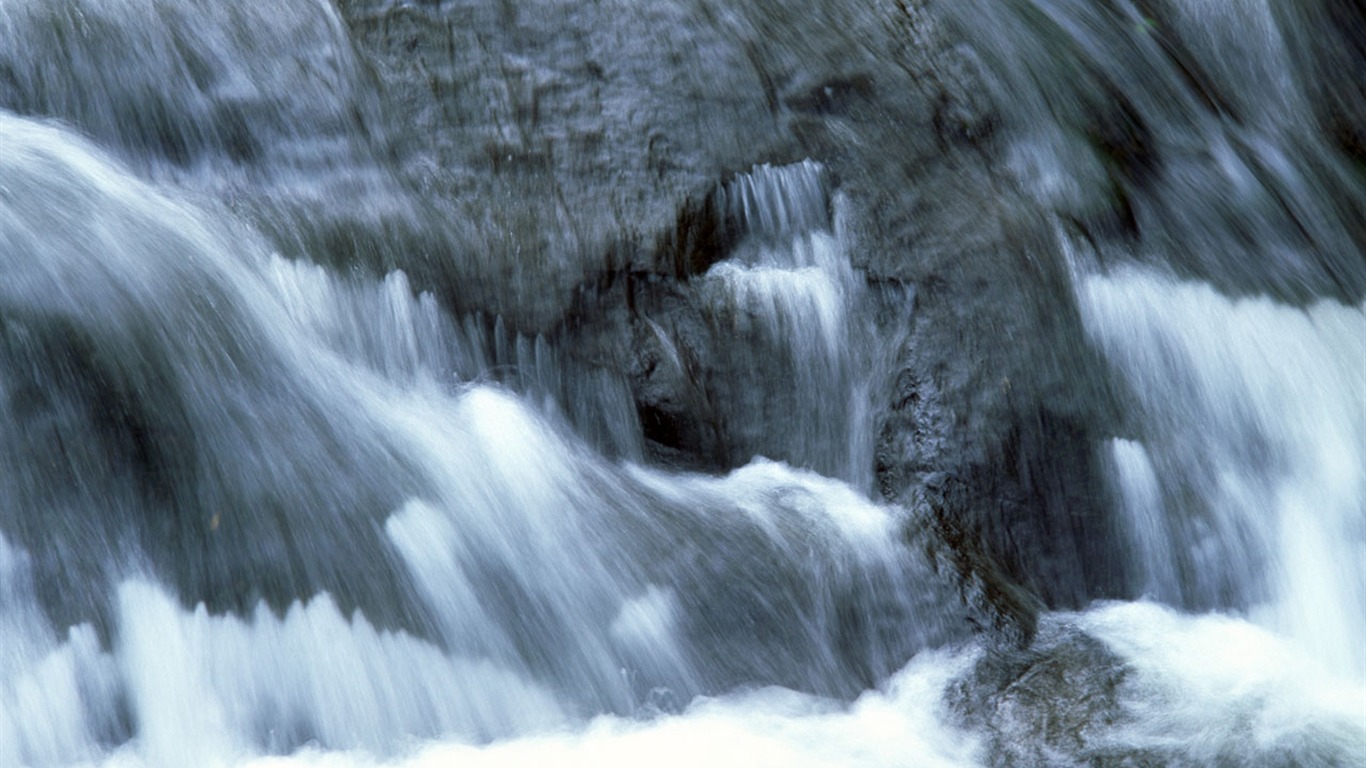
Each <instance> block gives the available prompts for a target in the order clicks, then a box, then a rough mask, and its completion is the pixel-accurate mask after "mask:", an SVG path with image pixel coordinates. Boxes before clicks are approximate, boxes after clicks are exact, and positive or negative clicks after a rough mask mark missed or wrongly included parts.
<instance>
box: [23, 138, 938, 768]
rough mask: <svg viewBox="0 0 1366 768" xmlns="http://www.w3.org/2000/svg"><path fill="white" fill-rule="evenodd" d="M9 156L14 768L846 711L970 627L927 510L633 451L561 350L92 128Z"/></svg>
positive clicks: (175, 760) (805, 479)
mask: <svg viewBox="0 0 1366 768" xmlns="http://www.w3.org/2000/svg"><path fill="white" fill-rule="evenodd" d="M0 137H3V140H4V141H5V143H6V145H7V146H9V147H11V148H12V149H13V150H14V151H12V152H10V153H7V154H5V155H4V156H2V157H0V170H2V171H3V175H4V178H5V189H4V190H3V192H0V243H3V244H4V248H2V249H0V266H3V267H4V269H5V271H6V274H7V276H8V278H9V279H8V280H7V281H6V282H5V283H4V284H3V285H0V331H3V335H0V355H3V356H4V360H5V361H6V363H7V364H6V365H5V366H4V367H3V369H0V370H3V375H0V395H3V397H0V406H3V410H0V414H3V416H4V420H3V421H0V424H3V425H4V430H3V432H0V456H3V457H4V459H5V466H7V467H17V468H18V469H19V471H18V472H10V473H6V474H3V475H0V501H3V504H2V505H0V528H3V530H4V532H5V533H4V538H0V574H3V575H4V577H5V578H4V581H3V582H0V639H3V640H4V641H5V642H6V653H5V654H3V655H0V703H3V704H4V709H3V710H0V736H4V737H5V738H4V739H3V740H2V741H0V749H4V750H7V751H5V752H0V757H4V758H5V759H6V761H7V763H6V764H24V765H65V764H69V763H71V762H74V761H78V760H83V759H88V758H90V757H92V756H96V755H98V754H100V750H102V749H103V748H104V745H121V744H126V743H130V742H135V743H136V745H137V746H136V749H137V752H138V755H139V759H140V760H143V761H146V762H147V763H149V764H151V765H165V766H169V765H177V764H183V762H184V761H187V760H188V761H190V762H195V763H204V764H212V763H218V762H223V761H225V760H231V759H232V756H235V755H243V754H259V753H262V752H281V751H292V750H295V749H298V748H299V747H300V746H301V745H303V744H306V743H310V742H316V743H318V744H321V745H323V746H325V747H327V748H330V749H353V748H354V749H364V750H368V751H371V752H373V753H376V754H390V753H393V752H394V751H395V750H397V749H399V748H400V747H401V745H402V744H403V743H404V741H405V740H406V739H410V738H413V737H438V736H445V737H449V738H456V739H459V740H461V741H465V742H479V741H486V740H489V739H495V738H505V737H510V736H515V735H519V734H524V733H527V732H530V731H534V730H539V729H543V728H548V727H553V726H556V725H562V724H565V723H572V722H576V721H578V720H580V719H582V718H585V717H587V716H591V715H594V714H599V713H603V712H615V713H619V714H623V715H631V714H637V715H642V716H643V715H646V714H650V713H665V712H670V711H675V710H677V709H678V708H679V707H680V706H682V705H683V704H685V703H686V702H688V701H691V700H693V699H694V698H695V697H696V696H698V695H699V694H703V693H710V692H723V691H727V690H730V689H732V688H734V687H736V686H744V685H752V684H781V685H784V686H788V687H791V688H795V689H800V690H804V691H809V692H813V693H817V694H822V695H839V696H850V695H853V694H855V693H857V692H858V691H859V690H862V689H863V688H865V687H866V686H868V685H871V684H873V683H875V682H876V681H877V680H880V679H883V678H885V677H886V676H887V675H890V674H891V673H892V672H894V671H895V670H896V669H897V668H898V667H900V666H901V665H902V664H903V663H904V662H905V660H906V659H907V658H909V656H910V655H911V654H912V653H914V652H915V651H916V650H918V649H920V648H924V647H927V646H932V645H935V644H938V643H941V642H943V641H944V640H945V639H946V638H949V637H954V636H957V635H958V634H959V632H960V630H959V629H958V628H957V627H956V626H955V625H954V622H952V620H951V618H950V617H951V616H952V611H951V610H948V611H946V609H945V608H944V607H943V606H951V605H952V604H953V602H952V601H953V598H952V597H951V595H950V594H949V593H948V592H947V589H946V588H945V587H944V586H943V585H942V581H941V579H940V577H938V576H937V575H936V574H935V573H934V571H933V568H932V567H931V565H930V563H929V562H928V561H927V560H926V558H925V557H924V556H923V555H922V554H921V553H919V552H915V551H913V550H911V549H909V548H908V547H907V546H906V544H905V543H904V541H903V540H902V533H901V531H902V526H903V525H904V524H905V519H904V517H905V513H904V511H902V510H897V509H891V508H884V507H880V506H878V505H876V504H874V503H872V502H870V501H869V500H868V499H866V498H865V497H863V496H861V495H859V494H858V493H856V492H855V491H853V490H851V489H850V488H849V487H848V486H846V485H844V484H842V483H840V482H838V481H836V480H831V479H827V478H824V477H821V476H818V475H815V474H812V473H809V472H806V471H801V470H796V469H792V468H790V467H788V466H786V465H781V464H777V463H774V462H770V461H763V460H759V461H756V462H754V463H751V464H750V465H748V466H745V467H743V468H741V469H739V470H736V471H735V472H733V473H731V474H730V475H728V476H726V477H721V478H700V477H689V476H676V475H671V474H667V473H661V472H656V471H653V470H647V469H643V468H638V467H634V466H631V465H624V464H620V463H617V462H615V461H612V460H609V459H607V458H605V457H604V456H603V455H602V454H600V453H599V452H597V451H595V450H593V449H592V447H590V446H589V445H588V444H586V443H585V442H584V441H583V439H582V438H581V437H579V436H578V435H576V434H574V433H573V432H572V431H570V430H569V429H568V428H567V425H566V423H565V420H564V419H562V418H559V417H557V416H556V415H555V406H554V400H553V397H554V396H555V395H557V394H562V393H564V392H566V391H568V392H572V391H573V390H572V387H575V386H578V387H586V386H594V382H595V381H596V379H594V378H593V375H592V374H589V376H588V377H587V378H586V382H587V383H582V382H581V383H574V379H575V378H576V374H575V373H574V371H573V369H571V368H569V367H567V366H565V365H563V362H562V361H563V358H560V357H558V356H557V354H558V353H556V352H555V351H554V350H553V349H552V347H551V346H550V343H549V342H547V341H546V340H545V339H544V338H536V339H528V338H526V337H525V336H521V335H517V334H514V333H509V332H508V331H507V330H506V329H505V328H503V327H502V324H501V323H500V322H499V321H497V320H494V322H492V323H491V324H490V323H485V322H482V321H479V320H478V319H477V318H466V319H464V320H461V321H456V320H454V319H453V318H451V317H450V316H449V315H447V314H446V313H444V312H443V311H442V310H441V309H440V308H439V307H438V306H437V305H436V303H435V301H434V300H433V299H432V298H431V297H430V296H428V295H425V294H416V295H415V294H414V293H413V291H412V289H411V287H410V285H409V284H408V282H407V279H406V278H405V276H404V275H403V274H402V273H398V272H395V273H392V274H390V275H389V276H388V277H387V278H385V279H383V280H381V281H369V282H367V281H365V280H364V279H363V278H348V279H341V278H339V277H338V276H337V275H335V274H333V273H331V272H329V271H328V270H326V269H325V268H322V267H317V266H313V265H309V264H303V263H297V262H286V261H284V260H282V259H280V258H279V257H278V256H276V255H274V254H273V253H271V252H270V251H269V250H268V249H267V248H266V246H265V244H264V243H263V242H261V241H259V240H258V239H256V238H254V237H253V236H252V235H251V233H250V232H248V231H245V230H242V229H238V228H236V227H235V225H231V224H224V223H223V222H222V221H220V219H219V218H218V217H219V216H221V215H222V214H221V213H218V212H215V211H211V210H202V209H198V208H196V207H194V206H193V205H190V204H189V203H188V202H187V201H185V200H182V199H177V198H175V197H174V196H172V195H170V194H168V193H166V192H164V191H159V190H157V189H154V188H152V187H150V186H148V185H146V184H145V183H143V182H140V181H138V180H136V179H134V178H133V177H132V176H131V175H129V174H128V172H127V171H126V170H125V169H123V168H122V167H120V166H118V165H116V164H114V163H113V162H111V161H110V160H108V159H107V158H105V157H102V156H101V155H100V154H99V152H98V151H97V150H95V149H94V148H93V147H91V146H89V145H88V144H86V143H85V142H84V141H83V140H81V139H79V138H76V137H74V136H72V135H71V134H70V133H68V132H66V131H64V130H62V129H59V128H56V127H53V126H46V125H41V124H37V123H34V122H32V121H29V120H24V119H20V118H14V117H10V116H0ZM58 200H60V201H62V202H63V204H62V205H54V204H53V203H54V201H58ZM788 319H795V320H796V321H798V322H801V323H805V322H806V321H807V320H809V319H810V317H809V316H807V315H803V314H800V313H798V314H797V315H795V316H794V317H793V318H788ZM490 326H491V327H490ZM837 327H838V326H837ZM792 330H793V332H797V333H804V334H805V333H810V332H811V329H809V328H807V327H806V326H804V325H803V326H802V327H799V328H793V329H792ZM766 332H767V331H766ZM819 332H820V331H817V333H819ZM503 361H507V362H503ZM509 368H510V369H512V370H506V369H509ZM500 375H501V378H502V379H506V380H507V381H508V382H509V383H510V384H513V385H515V386H516V387H517V388H518V389H520V390H522V391H523V392H525V393H526V394H525V395H523V396H518V395H516V394H514V393H513V392H511V391H509V388H507V387H504V386H501V385H499V384H498V383H497V382H498V381H499V380H500ZM557 378H558V379H560V381H555V379H557ZM808 394H809V396H813V397H814V393H808ZM547 398H549V400H547ZM576 399H578V400H584V399H585V398H583V397H576ZM91 400H93V401H95V403H96V405H97V407H96V408H95V409H94V410H92V409H91V406H90V405H89V401H91ZM611 405H612V406H613V407H616V408H621V407H626V408H629V406H630V400H629V399H628V398H625V397H621V398H620V399H614V400H613V401H612V403H611ZM32 510H38V511H40V512H41V514H30V512H31V511H32ZM9 712H21V713H24V714H23V716H19V717H16V716H11V715H10V714H8V713H9Z"/></svg>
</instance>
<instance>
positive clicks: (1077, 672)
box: [945, 623, 1167, 768]
mask: <svg viewBox="0 0 1366 768" xmlns="http://www.w3.org/2000/svg"><path fill="white" fill-rule="evenodd" d="M1127 675H1128V670H1127V669H1126V667H1125V664H1124V662H1123V660H1122V659H1120V658H1119V657H1118V656H1116V655H1115V654H1114V653H1113V652H1111V651H1110V650H1109V649H1108V648H1106V647H1105V645H1104V644H1102V643H1101V642H1100V641H1098V640H1096V639H1095V638H1093V637H1091V636H1089V635H1087V634H1085V633H1083V632H1081V631H1080V630H1077V629H1075V628H1072V627H1068V626H1066V625H1065V624H1060V623H1050V624H1048V625H1047V626H1046V627H1044V628H1043V629H1042V630H1041V631H1040V634H1039V636H1038V638H1037V639H1036V640H1035V641H1034V643H1033V644H1032V645H1030V646H1029V647H1028V648H1025V649H1020V650H1007V649H997V650H994V651H991V652H988V653H987V654H986V655H984V656H983V657H982V658H981V660H980V661H978V662H977V664H976V666H975V667H974V668H973V669H972V671H971V672H969V673H968V674H967V675H966V676H965V677H964V678H962V679H960V680H958V681H957V682H955V683H953V684H952V685H950V686H949V688H948V690H947V691H946V693H945V700H946V702H947V703H948V705H949V707H950V709H951V710H952V711H954V712H955V713H956V714H957V715H958V717H959V718H960V719H961V721H962V722H963V723H964V724H965V725H967V726H968V727H970V728H973V729H974V730H976V731H978V732H980V733H984V734H985V735H986V745H985V746H986V753H987V763H988V764H989V765H996V766H1012V768H1025V767H1026V766H1040V767H1042V766H1063V765H1078V766H1080V765H1087V766H1102V765H1103V766H1145V765H1166V764H1167V763H1166V762H1165V761H1164V760H1159V759H1157V758H1158V757H1159V756H1157V755H1144V754H1114V753H1113V752H1112V751H1111V750H1112V747H1110V746H1109V745H1108V744H1107V741H1108V740H1107V738H1106V736H1107V735H1108V734H1107V731H1108V730H1109V729H1111V728H1113V727H1114V726H1115V725H1116V724H1118V723H1121V722H1122V721H1123V720H1124V717H1125V714H1124V710H1123V708H1122V706H1121V697H1120V686H1121V685H1122V683H1123V682H1124V680H1125V678H1126V676H1127Z"/></svg>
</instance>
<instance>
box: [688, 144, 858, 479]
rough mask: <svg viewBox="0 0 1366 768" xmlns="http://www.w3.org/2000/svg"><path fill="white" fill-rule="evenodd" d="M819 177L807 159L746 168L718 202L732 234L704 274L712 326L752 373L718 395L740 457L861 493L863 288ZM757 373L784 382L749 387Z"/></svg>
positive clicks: (817, 168)
mask: <svg viewBox="0 0 1366 768" xmlns="http://www.w3.org/2000/svg"><path fill="white" fill-rule="evenodd" d="M824 173H825V171H824V169H823V168H821V166H820V165H819V164H818V163H815V162H813V161H811V160H806V161H804V162H801V163H798V164H795V165H791V166H785V167H779V168H775V167H771V166H761V167H756V168H755V169H754V170H753V171H752V172H751V173H748V174H745V175H742V176H739V177H737V178H736V179H734V180H733V181H732V182H731V183H730V184H728V185H726V187H725V188H723V189H722V190H721V193H720V195H718V197H719V203H718V205H719V206H720V207H721V209H722V214H723V216H725V218H726V219H727V220H730V221H734V222H735V225H734V226H735V227H736V228H737V229H738V230H739V231H740V232H741V233H742V234H741V236H740V242H739V243H738V244H737V245H736V246H735V248H734V250H733V252H732V254H731V255H730V257H729V258H727V259H725V260H723V261H720V262H718V263H716V264H715V265H713V266H712V267H711V269H709V270H708V271H707V275H706V278H707V281H708V283H709V285H708V289H709V290H710V295H711V304H712V311H713V312H714V314H715V322H716V323H717V325H718V326H719V328H721V330H722V333H723V334H724V335H727V336H731V337H732V338H737V337H738V339H739V340H741V342H742V343H741V345H739V346H738V347H737V348H738V349H743V350H745V351H744V353H743V354H746V355H751V356H752V358H751V359H752V360H753V362H752V363H751V365H752V366H754V367H756V368H758V369H759V370H754V371H752V372H750V374H749V375H748V376H744V377H743V379H744V380H742V381H737V382H731V383H730V384H731V388H730V389H728V390H727V393H726V395H727V396H726V397H725V398H724V400H725V401H726V402H728V403H730V404H731V405H730V406H729V407H730V408H731V409H732V411H733V413H731V414H729V415H728V416H729V417H728V422H729V423H731V424H732V425H733V429H734V430H735V431H736V432H737V433H739V442H740V443H741V446H742V448H741V449H742V450H744V451H746V452H747V453H750V454H759V455H766V456H774V457H781V458H783V459H785V460H788V461H791V462H792V463H794V464H797V465H800V466H804V467H810V468H812V469H815V470H817V471H819V472H821V473H822V474H825V475H827V476H830V477H837V478H840V479H843V480H845V481H846V482H849V483H852V484H854V485H856V486H859V487H862V488H865V489H867V488H869V487H871V485H872V483H871V477H870V473H871V470H872V464H873V462H872V423H871V417H870V413H869V411H870V403H869V398H870V391H869V389H870V385H871V380H872V378H873V377H874V375H875V372H874V371H873V370H872V367H873V362H874V357H873V356H872V355H871V354H870V350H869V349H868V348H867V346H868V345H867V337H868V336H870V335H871V333H870V332H869V329H867V328H862V327H860V322H861V320H862V318H861V317H860V316H859V312H860V301H859V300H860V298H861V296H860V294H861V290H862V289H861V284H862V282H863V280H862V278H861V277H860V276H859V275H857V274H855V272H854V269H853V267H852V265H851V264H850V262H849V256H848V254H847V253H846V252H845V243H844V239H843V237H842V236H841V235H840V234H839V233H838V226H837V225H838V222H837V221H836V220H835V216H836V215H837V213H838V212H837V211H832V202H831V200H830V193H829V184H828V182H827V181H826V179H825V176H824ZM775 369H776V370H777V371H778V372H777V373H776V375H775ZM762 376H768V377H772V378H776V379H777V380H780V381H784V382H789V384H788V385H787V386H786V387H783V388H781V389H778V391H776V392H775V391H774V390H775V388H774V387H772V386H768V387H765V386H757V385H756V384H757V383H758V382H761V381H762V379H761V378H760V377H762ZM783 389H786V390H787V391H785V392H784V391H783ZM784 423H788V424H789V426H787V427H786V428H784V427H783V426H781V425H783V424H784Z"/></svg>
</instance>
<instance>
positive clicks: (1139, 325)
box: [1079, 270, 1366, 679]
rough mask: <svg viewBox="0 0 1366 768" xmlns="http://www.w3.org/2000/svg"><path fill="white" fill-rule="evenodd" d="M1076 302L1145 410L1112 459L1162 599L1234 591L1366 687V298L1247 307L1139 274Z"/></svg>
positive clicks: (1208, 599) (1105, 280)
mask: <svg viewBox="0 0 1366 768" xmlns="http://www.w3.org/2000/svg"><path fill="white" fill-rule="evenodd" d="M1079 293H1080V298H1081V306H1082V311H1083V314H1084V317H1085V322H1086V324H1087V329H1088V331H1089V332H1090V333H1091V334H1092V336H1093V338H1094V339H1095V340H1096V342H1097V343H1098V344H1099V345H1100V346H1101V348H1102V349H1103V350H1104V351H1105V352H1106V355H1107V356H1108V357H1109V358H1110V360H1111V362H1112V363H1113V364H1114V365H1115V367H1116V368H1117V369H1118V370H1119V372H1120V373H1121V374H1122V376H1123V377H1124V379H1125V380H1126V381H1127V382H1128V384H1129V386H1130V388H1131V390H1132V392H1133V394H1134V397H1135V400H1136V402H1137V404H1138V407H1139V409H1140V412H1139V413H1137V414H1135V424H1136V426H1137V428H1138V430H1139V434H1138V435H1137V436H1136V438H1137V439H1136V440H1134V441H1129V440H1124V441H1116V443H1115V444H1114V453H1115V459H1116V464H1117V465H1118V467H1119V470H1120V471H1119V476H1118V477H1119V481H1120V485H1121V488H1122V494H1123V497H1124V499H1125V504H1124V507H1125V509H1126V510H1127V511H1128V512H1129V514H1130V516H1131V520H1132V524H1133V530H1134V545H1135V548H1136V550H1137V551H1138V560H1139V561H1141V562H1142V563H1143V565H1144V568H1145V574H1144V575H1145V578H1146V579H1147V580H1148V581H1149V582H1150V584H1151V585H1152V588H1153V589H1154V591H1155V593H1156V596H1158V597H1161V598H1163V599H1168V600H1174V601H1177V602H1180V601H1182V599H1183V597H1184V599H1185V600H1186V601H1189V602H1191V603H1193V604H1197V605H1199V604H1201V603H1214V604H1218V603H1220V602H1223V601H1225V600H1227V599H1228V598H1229V595H1228V591H1229V590H1237V591H1236V592H1234V594H1233V595H1232V598H1233V600H1234V601H1235V602H1241V603H1244V604H1245V605H1246V606H1247V608H1248V610H1250V611H1251V612H1252V615H1253V616H1255V617H1257V619H1258V620H1259V621H1262V622H1264V623H1265V624H1266V625H1267V626H1268V627H1271V628H1274V629H1275V630H1277V631H1279V632H1281V633H1284V634H1285V635H1287V636H1289V637H1293V638H1295V640H1296V642H1297V643H1299V644H1300V645H1301V646H1302V647H1303V649H1304V651H1305V652H1306V653H1307V654H1308V655H1310V656H1312V657H1314V658H1317V659H1320V660H1322V661H1323V662H1324V663H1325V664H1326V665H1327V666H1328V668H1330V669H1335V670H1339V671H1340V672H1342V673H1344V674H1348V675H1350V676H1352V677H1353V678H1354V679H1363V678H1366V644H1363V630H1364V629H1366V472H1363V467H1366V304H1360V305H1356V306H1344V305H1341V304H1337V303H1335V302H1330V301H1321V302H1318V303H1316V304H1314V305H1313V306H1311V307H1308V308H1307V309H1299V308H1295V307H1289V306H1284V305H1279V304H1277V303H1275V302H1273V301H1271V300H1269V299H1264V298H1245V299H1237V300H1234V299H1229V298H1226V297H1224V296H1221V295H1219V294H1218V293H1216V292H1215V291H1214V290H1213V289H1212V288H1210V287H1208V286H1205V285H1200V284H1195V283H1183V282H1180V281H1177V280H1174V279H1172V278H1168V277H1164V276H1162V275H1160V274H1156V273H1153V272H1147V271H1139V270H1126V271H1121V272H1117V273H1116V274H1113V275H1109V276H1095V277H1089V278H1086V279H1084V280H1083V281H1082V284H1081V286H1080V289H1079ZM1176 585H1184V588H1185V589H1186V590H1189V593H1188V594H1185V595H1183V594H1181V593H1180V592H1178V591H1176V590H1177V586H1176Z"/></svg>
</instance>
